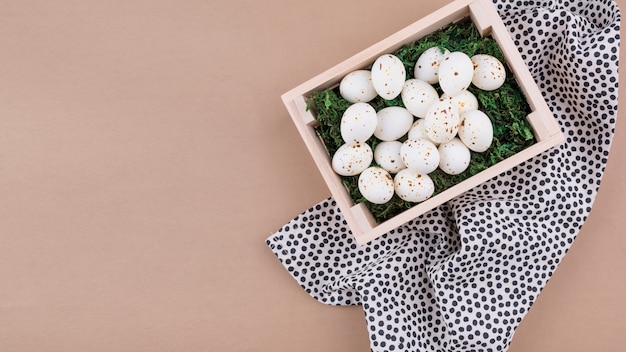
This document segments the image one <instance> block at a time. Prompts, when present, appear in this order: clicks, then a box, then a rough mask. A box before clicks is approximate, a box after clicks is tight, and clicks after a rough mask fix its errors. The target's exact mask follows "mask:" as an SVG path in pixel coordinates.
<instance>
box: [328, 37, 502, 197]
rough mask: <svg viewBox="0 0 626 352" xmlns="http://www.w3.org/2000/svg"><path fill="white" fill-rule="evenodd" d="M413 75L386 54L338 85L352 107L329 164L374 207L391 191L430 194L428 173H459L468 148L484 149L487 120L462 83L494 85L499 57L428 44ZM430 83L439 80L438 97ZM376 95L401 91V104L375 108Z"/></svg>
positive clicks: (491, 87) (488, 129)
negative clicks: (372, 142) (354, 180)
mask: <svg viewBox="0 0 626 352" xmlns="http://www.w3.org/2000/svg"><path fill="white" fill-rule="evenodd" d="M414 72H415V74H414V76H415V77H414V78H409V79H407V77H406V69H405V66H404V64H403V63H402V61H401V60H400V59H399V58H398V57H396V56H395V55H392V54H385V55H382V56H380V57H378V58H377V59H376V61H375V62H374V63H373V65H372V66H371V70H356V71H353V72H351V73H349V74H347V75H346V76H345V77H343V79H342V80H341V82H340V85H339V92H340V94H341V96H342V97H343V98H344V99H346V100H347V101H348V102H350V103H351V105H350V106H349V107H348V108H347V109H346V110H345V112H344V113H343V116H342V118H341V126H340V130H341V137H342V139H343V141H344V144H343V145H342V146H340V147H339V148H338V149H337V151H336V152H335V154H334V155H333V156H332V168H333V170H334V171H335V172H336V173H337V174H339V175H342V176H356V175H359V179H358V187H359V191H360V193H361V195H362V196H363V197H364V198H365V199H367V200H368V201H370V202H372V203H374V204H384V203H386V202H388V201H389V200H391V198H392V197H393V195H394V193H395V194H397V195H398V196H399V197H400V198H401V199H403V200H405V201H408V202H422V201H424V200H426V199H428V198H430V197H431V196H432V194H433V193H434V191H435V186H434V183H433V181H432V179H431V178H430V176H429V175H428V174H429V173H431V172H433V171H435V170H436V169H437V168H439V169H441V170H442V171H443V172H445V173H447V174H450V175H456V174H459V173H461V172H463V171H465V170H466V169H467V167H468V166H469V163H470V157H471V154H470V150H471V151H474V152H479V153H480V152H484V151H485V150H487V149H488V148H489V146H490V145H491V142H492V139H493V126H492V124H491V120H490V119H489V117H488V116H487V115H486V114H485V113H484V112H482V111H481V110H479V109H478V108H479V105H478V100H477V99H476V97H475V96H474V95H473V94H472V93H471V92H470V91H468V90H467V88H468V87H469V86H470V85H471V84H473V85H474V86H475V87H476V88H479V89H482V90H486V91H492V90H495V89H497V88H499V87H500V86H501V85H502V84H503V83H504V81H505V78H506V72H505V68H504V65H503V64H502V63H501V62H500V61H499V60H498V59H497V58H495V57H493V56H491V55H487V54H477V55H474V56H472V57H469V56H468V55H466V54H465V53H463V52H460V51H455V52H450V51H449V50H447V49H442V48H438V47H433V48H430V49H428V50H426V51H425V52H424V53H423V54H422V55H420V57H419V58H418V59H417V62H416V63H415V70H414ZM433 84H439V87H440V88H441V91H442V92H443V94H442V95H441V96H439V94H438V92H437V90H436V89H435V87H434V86H433ZM377 96H380V97H382V98H383V99H386V100H392V99H395V98H397V97H398V96H400V97H401V99H402V103H403V105H404V107H402V106H389V107H385V108H383V109H381V110H379V111H376V110H375V109H374V108H373V107H372V105H370V104H369V102H370V101H372V100H373V99H374V98H376V97H377ZM372 136H374V137H376V138H377V139H378V140H379V141H380V142H379V143H377V144H376V147H375V149H374V150H372V148H371V146H370V145H369V144H367V141H368V140H369V139H370V138H371V137H372ZM405 136H406V137H407V138H406V140H405V141H404V142H400V141H399V140H400V139H402V138H403V137H405ZM373 161H375V163H376V165H373V164H372V162H373ZM392 175H394V176H393V177H392Z"/></svg>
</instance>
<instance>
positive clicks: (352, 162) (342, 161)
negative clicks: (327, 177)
mask: <svg viewBox="0 0 626 352" xmlns="http://www.w3.org/2000/svg"><path fill="white" fill-rule="evenodd" d="M372 160H374V153H373V151H372V147H370V146H369V145H368V144H365V143H359V144H344V145H342V146H341V147H339V148H338V149H337V151H336V152H335V154H333V157H332V160H331V165H332V168H333V170H334V171H335V172H336V173H337V174H339V175H341V176H354V175H358V174H360V173H361V172H363V170H365V169H367V168H368V167H369V166H370V164H371V163H372Z"/></svg>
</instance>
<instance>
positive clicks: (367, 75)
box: [339, 70, 378, 103]
mask: <svg viewBox="0 0 626 352" xmlns="http://www.w3.org/2000/svg"><path fill="white" fill-rule="evenodd" d="M339 94H340V95H341V96H342V97H343V98H344V99H346V100H347V101H349V102H350V103H367V102H369V101H371V100H372V99H374V98H376V96H377V95H378V93H376V89H374V84H372V73H371V72H370V71H369V70H356V71H352V72H350V73H348V74H347V75H346V76H345V77H344V78H343V79H342V80H341V82H340V83H339Z"/></svg>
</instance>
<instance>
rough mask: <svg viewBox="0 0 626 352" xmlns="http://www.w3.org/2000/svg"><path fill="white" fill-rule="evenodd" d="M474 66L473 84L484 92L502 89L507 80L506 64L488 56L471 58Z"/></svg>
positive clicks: (479, 55) (482, 55)
mask: <svg viewBox="0 0 626 352" xmlns="http://www.w3.org/2000/svg"><path fill="white" fill-rule="evenodd" d="M471 60H472V63H473V64H474V76H473V77H472V83H473V84H474V85H475V86H476V87H477V88H480V89H482V90H486V91H492V90H496V89H498V88H500V87H501V86H502V85H503V84H504V81H505V80H506V70H505V68H504V64H502V62H500V60H498V59H497V58H495V57H494V56H491V55H487V54H478V55H474V56H472V57H471Z"/></svg>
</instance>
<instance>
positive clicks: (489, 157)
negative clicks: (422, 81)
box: [308, 20, 536, 222]
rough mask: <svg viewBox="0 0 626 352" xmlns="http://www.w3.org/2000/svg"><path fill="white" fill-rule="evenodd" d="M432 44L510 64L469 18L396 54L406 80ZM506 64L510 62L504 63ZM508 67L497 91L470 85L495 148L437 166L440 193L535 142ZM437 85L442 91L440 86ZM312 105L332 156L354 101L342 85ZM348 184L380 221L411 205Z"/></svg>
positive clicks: (380, 104)
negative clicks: (463, 162) (374, 199)
mask: <svg viewBox="0 0 626 352" xmlns="http://www.w3.org/2000/svg"><path fill="white" fill-rule="evenodd" d="M431 47H440V48H446V49H448V50H450V51H461V52H464V53H466V54H467V55H469V56H472V55H475V54H489V55H492V56H495V57H496V58H498V60H500V61H501V62H505V60H504V55H503V54H502V52H501V50H500V48H499V47H498V45H497V43H496V42H495V41H494V40H493V39H492V38H489V37H485V38H483V37H481V36H480V33H479V32H478V30H477V29H476V27H475V26H474V24H473V23H472V22H471V21H469V20H466V21H462V22H458V23H454V24H451V25H449V26H447V27H445V28H443V29H440V30H438V31H435V32H433V33H431V34H429V35H427V36H425V37H423V38H422V39H420V40H418V41H417V42H414V43H411V44H407V45H405V46H403V47H402V48H400V49H399V50H397V51H396V52H395V53H393V54H394V55H396V56H397V57H398V58H400V60H402V62H403V63H404V66H405V68H406V72H407V79H408V78H413V69H414V65H415V62H416V61H417V59H418V58H419V56H420V55H421V54H422V53H423V52H424V51H425V50H427V49H429V48H431ZM505 66H506V65H505ZM506 69H507V79H506V81H505V83H504V85H503V86H502V87H500V88H498V89H497V90H495V91H491V92H487V91H482V90H480V89H477V88H475V87H474V86H470V88H468V90H469V91H471V92H472V93H473V94H474V95H475V96H476V98H477V99H478V102H479V108H480V110H482V111H483V112H485V113H486V114H487V116H489V118H490V119H491V122H492V124H493V126H494V137H493V138H494V139H493V143H492V145H491V147H490V148H489V149H488V150H487V151H485V152H483V153H475V152H471V163H470V166H469V168H468V169H467V170H465V171H464V172H463V173H461V174H459V175H454V176H453V175H448V174H446V173H444V172H443V171H441V170H439V169H437V170H435V171H434V172H432V173H430V174H429V176H430V177H431V178H432V180H433V182H434V183H435V194H437V193H440V192H442V191H444V190H446V189H447V188H449V187H451V186H453V185H455V184H457V183H459V182H461V181H463V180H465V179H467V178H469V177H471V176H473V175H475V174H477V173H479V172H481V171H483V170H485V169H487V168H488V167H490V166H492V165H494V164H496V163H498V162H500V161H502V160H504V159H506V158H508V157H510V156H512V155H514V154H516V153H518V152H520V151H521V150H523V149H525V148H526V147H528V146H530V145H532V144H534V143H535V142H536V141H535V139H534V135H533V132H532V128H531V126H530V124H529V123H528V121H527V120H526V116H527V115H528V114H529V113H530V112H531V110H530V107H529V106H528V103H527V102H526V98H525V97H524V94H523V93H522V91H521V89H520V87H519V86H518V85H517V82H516V81H515V78H514V77H513V74H512V73H511V72H510V71H509V68H508V66H507V67H506ZM435 88H436V89H437V90H438V91H439V93H441V91H440V89H439V87H438V86H437V85H435ZM308 104H309V107H310V108H313V109H314V110H315V113H316V115H317V120H318V121H319V123H320V124H319V126H318V127H317V129H316V130H317V132H318V134H319V135H320V137H321V138H322V139H323V140H324V143H325V144H326V147H327V149H328V152H329V153H330V155H333V154H334V153H335V151H336V150H337V148H339V147H340V146H341V145H342V144H343V140H342V138H341V132H340V128H339V126H340V121H341V116H342V115H343V112H344V111H345V110H346V109H347V108H348V107H349V106H350V105H351V104H350V103H349V102H348V101H346V100H345V99H343V98H342V97H341V95H340V94H339V90H338V88H335V89H327V90H324V91H320V92H314V93H312V94H311V96H310V97H309V101H308ZM370 104H371V105H372V106H373V107H374V108H375V109H376V110H377V111H378V110H380V109H382V108H384V107H387V106H403V104H402V99H401V98H400V97H398V98H396V99H394V100H389V101H387V100H384V99H382V98H381V97H377V98H376V99H374V100H373V101H371V102H370ZM368 143H369V144H370V145H371V146H372V148H375V147H376V144H377V143H378V140H377V139H376V138H374V137H372V138H371V139H370V140H369V141H368ZM342 179H343V183H344V185H345V186H346V187H347V189H348V190H349V191H350V194H351V196H352V199H353V200H354V201H355V202H357V203H360V202H364V203H365V204H366V206H367V207H368V209H369V210H370V211H371V212H372V215H373V216H374V218H375V219H376V221H378V222H382V221H385V220H387V219H389V218H392V217H393V216H395V215H397V214H398V213H400V212H402V211H404V210H406V209H408V208H410V207H412V206H413V205H415V203H409V202H405V201H403V200H401V199H400V198H399V197H397V196H394V198H393V199H392V200H391V201H389V202H387V203H385V204H380V205H379V204H372V203H370V202H368V201H367V200H366V199H365V198H363V196H362V195H361V194H360V193H359V190H358V185H357V181H358V176H352V177H343V178H342Z"/></svg>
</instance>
